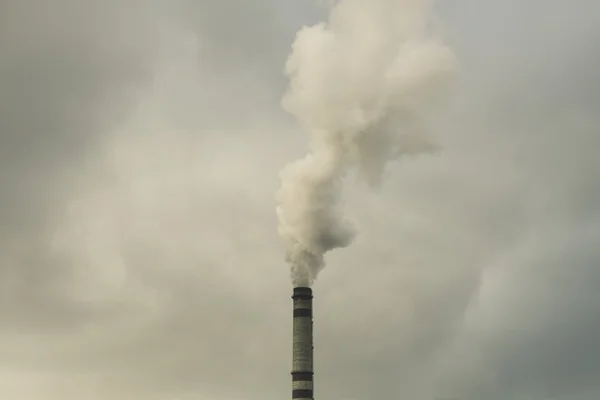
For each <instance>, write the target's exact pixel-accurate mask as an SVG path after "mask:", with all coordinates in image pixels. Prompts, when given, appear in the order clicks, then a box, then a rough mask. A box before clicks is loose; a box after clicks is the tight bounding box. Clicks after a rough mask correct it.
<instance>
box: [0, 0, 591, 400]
mask: <svg viewBox="0 0 600 400" xmlns="http://www.w3.org/2000/svg"><path fill="white" fill-rule="evenodd" d="M42 3H43V2H31V1H19V2H17V1H3V2H0V59H1V60H2V61H1V62H0V87H2V89H3V90H2V92H1V93H0V166H1V167H2V168H1V172H0V181H1V183H2V192H1V197H0V198H1V203H2V209H1V210H0V220H1V224H0V227H1V228H0V250H1V253H0V254H1V255H0V279H1V280H0V282H1V283H0V300H1V305H0V316H1V318H0V343H1V345H0V395H1V396H2V397H6V398H21V399H25V400H29V399H42V398H43V399H50V400H52V399H54V398H57V399H58V398H60V399H67V400H68V399H71V398H77V399H82V398H83V399H90V400H96V399H101V400H104V399H108V398H110V399H117V400H120V399H123V400H125V399H131V398H138V397H141V396H143V397H145V398H149V399H161V400H162V399H182V400H186V399H205V398H206V399H237V398H239V399H252V398H267V399H268V398H273V399H274V398H280V397H281V396H286V395H287V394H288V392H289V387H290V385H289V365H290V355H289V349H290V344H289V340H288V339H289V336H290V333H291V321H290V319H291V316H290V313H289V308H290V306H291V304H290V303H291V300H290V299H289V295H290V293H289V292H290V285H289V281H288V270H287V266H286V265H285V263H284V262H283V249H282V246H281V243H280V242H279V239H278V238H277V236H276V221H275V215H274V207H275V200H274V194H275V191H276V189H277V187H278V186H279V182H278V181H277V175H276V174H277V172H278V171H279V170H280V168H281V166H283V165H284V164H285V163H287V162H289V161H290V160H293V159H295V158H297V157H298V156H300V155H301V154H303V153H304V150H305V144H304V142H305V136H304V134H303V133H302V132H300V130H299V129H298V128H297V127H295V126H294V124H293V122H291V120H290V118H288V117H287V116H285V115H284V114H283V112H282V111H281V110H280V109H279V104H278V101H279V98H280V96H281V93H282V92H283V90H284V88H285V84H286V83H285V81H284V80H283V78H282V77H281V75H280V71H281V69H282V67H283V61H284V60H285V58H286V56H287V53H288V51H289V45H290V43H291V42H292V40H293V36H294V32H295V31H296V30H297V29H298V28H299V27H300V26H301V25H302V24H305V23H311V22H312V21H314V20H315V18H316V17H318V16H319V15H320V14H322V12H323V10H322V9H318V8H316V7H314V6H313V5H310V4H308V3H306V4H305V3H303V4H302V5H299V4H297V3H292V2H283V3H280V2H277V4H275V2H263V3H264V4H263V5H261V6H260V7H252V6H251V5H250V2H233V1H229V2H227V1H221V2H216V1H214V2H207V1H204V2H184V1H182V2H170V3H169V4H167V3H166V2H155V3H154V5H153V6H150V5H149V4H150V3H149V2H142V1H137V0H128V1H119V2H111V1H109V2H106V1H105V2H93V1H88V2H76V1H71V2H69V1H66V0H65V1H60V2H53V7H49V5H46V3H43V4H42ZM238 3H239V4H238ZM584 3H586V4H584V5H580V6H579V7H572V6H570V5H568V4H566V3H564V2H558V1H545V2H542V1H541V0H540V1H534V2H528V3H527V4H525V3H524V2H517V1H508V2H493V1H480V2H477V3H476V4H475V3H473V2H467V1H455V2H452V3H450V2H447V3H445V4H443V9H442V12H443V14H442V17H443V23H444V25H445V26H444V29H445V30H446V31H447V35H448V37H449V40H450V42H451V44H452V45H453V47H454V48H455V49H456V53H457V57H458V59H459V60H460V61H461V64H462V69H463V72H462V78H461V82H460V84H459V86H458V87H457V91H456V99H455V100H456V101H455V103H454V104H453V106H452V109H451V110H450V112H448V113H447V115H445V116H444V117H443V118H440V119H439V120H437V121H432V123H433V125H434V126H435V127H436V129H437V130H438V132H439V138H440V140H441V141H442V142H443V143H444V146H445V149H444V151H442V152H441V153H440V154H438V155H435V156H430V157H423V158H419V159H414V160H408V159H407V160H403V161H401V162H400V163H399V165H397V166H395V167H394V168H392V169H391V170H390V171H388V172H387V174H386V178H387V179H386V183H385V184H384V186H383V188H382V189H381V193H379V194H368V191H367V190H366V188H364V187H362V186H361V184H360V183H357V182H354V183H351V185H350V186H349V189H348V196H347V199H348V213H349V214H350V215H353V216H354V218H355V219H356V222H357V224H358V225H359V226H360V229H361V232H362V233H361V235H359V237H358V238H357V241H356V244H355V246H354V247H352V248H349V249H346V250H345V251H339V252H333V253H331V255H330V256H329V257H328V266H329V267H328V268H327V269H326V270H324V271H323V273H322V275H321V276H320V277H319V280H318V281H317V282H316V284H315V296H316V299H315V305H316V309H315V313H316V315H315V335H316V338H315V339H316V340H315V350H316V374H317V375H316V392H317V396H319V397H323V398H335V399H362V398H377V397H403V398H410V399H414V400H433V399H449V398H456V399H465V400H477V399H483V398H486V399H496V398H497V399H504V398H514V399H521V398H522V399H525V400H538V399H539V400H542V399H548V398H551V399H556V400H559V399H560V400H562V399H574V400H588V399H595V398H598V394H599V392H598V390H600V388H599V387H598V385H597V383H596V382H595V377H597V376H598V373H599V369H600V363H599V362H598V359H599V357H598V356H599V354H598V352H597V351H596V349H598V348H600V346H598V339H597V338H598V337H600V336H599V335H598V333H599V332H598V330H599V327H600V321H599V320H598V315H600V313H599V312H598V306H597V304H600V302H599V301H598V300H600V299H598V295H596V293H595V292H596V290H595V287H596V286H597V285H596V283H597V282H598V279H599V277H598V269H597V267H596V265H597V264H598V259H599V258H600V254H598V250H597V245H596V243H598V241H599V239H600V237H599V229H600V228H599V227H600V225H599V224H600V213H599V211H600V210H599V206H598V204H600V203H599V202H598V201H597V200H598V196H599V193H600V187H599V184H598V182H600V180H598V171H600V165H599V163H600V161H598V160H599V159H598V157H597V155H596V149H597V148H598V146H599V145H600V141H599V136H598V134H597V130H598V126H599V122H600V121H598V118H599V117H598V116H597V115H599V114H598V112H597V111H598V107H599V100H600V99H598V97H597V96H598V93H600V92H599V91H598V89H599V88H598V87H597V85H598V83H597V82H599V81H600V80H599V79H598V76H597V72H596V68H594V65H595V64H594V61H595V60H598V58H599V56H600V54H598V53H597V51H596V47H597V46H594V44H593V42H594V40H593V39H594V38H595V37H596V36H597V35H598V26H600V25H599V24H598V20H599V16H600V13H599V12H598V11H599V10H598V6H597V5H595V2H591V1H590V2H584ZM261 4H262V3H261ZM365 266H366V268H365Z"/></svg>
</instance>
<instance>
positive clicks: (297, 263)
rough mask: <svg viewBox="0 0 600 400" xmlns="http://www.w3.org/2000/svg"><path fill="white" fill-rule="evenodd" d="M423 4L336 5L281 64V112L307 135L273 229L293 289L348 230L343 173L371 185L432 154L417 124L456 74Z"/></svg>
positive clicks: (350, 0) (378, 0)
mask: <svg viewBox="0 0 600 400" xmlns="http://www.w3.org/2000/svg"><path fill="white" fill-rule="evenodd" d="M433 23H434V19H433V14H432V10H431V6H430V4H429V2H428V1H426V0H369V1H365V0H341V1H339V2H335V4H333V5H332V6H331V9H330V14H329V20H328V21H327V23H320V24H318V25H314V26H311V27H304V28H303V29H301V30H300V31H299V32H298V34H297V37H296V40H295V42H294V44H293V49H292V53H291V55H290V56H289V58H288V60H287V63H286V68H285V71H286V74H287V76H288V77H289V78H290V87H289V90H288V92H287V93H286V95H285V96H284V99H283V102H282V103H283V107H284V109H285V110H286V111H288V112H289V113H291V114H292V115H294V116H295V117H296V118H297V119H298V121H299V122H300V123H301V124H302V125H303V127H304V128H306V129H307V130H308V131H309V132H310V137H311V143H310V153H309V154H307V155H306V157H304V158H302V159H300V160H297V161H295V162H293V163H291V164H289V165H287V166H286V167H285V168H284V169H283V171H282V172H281V180H282V185H281V188H280V190H279V192H278V194H277V201H278V207H277V215H278V218H279V233H280V235H281V236H282V238H283V239H284V241H285V245H286V259H287V261H288V262H289V263H290V264H291V268H292V281H293V284H294V286H309V285H311V284H312V282H313V281H314V279H315V278H316V276H317V273H318V272H319V271H320V270H321V269H322V268H323V266H324V255H325V253H326V252H328V251H330V250H332V249H335V248H340V247H346V246H348V245H349V244H350V243H351V242H352V240H353V238H354V236H355V230H354V228H353V227H352V225H351V224H350V223H349V222H348V221H347V220H346V219H345V218H344V215H343V213H342V210H341V185H342V182H343V180H344V177H345V176H346V175H347V174H348V173H349V172H351V171H352V170H357V171H358V172H359V173H360V174H361V175H362V176H363V177H364V178H365V179H366V180H367V182H368V183H369V184H370V185H371V186H377V185H379V183H380V180H381V177H382V174H383V172H384V170H385V167H386V165H387V164H388V163H389V162H390V161H392V160H394V159H396V158H397V157H399V156H401V155H404V154H419V153H425V152H430V151H432V150H434V149H435V148H436V146H435V145H434V143H432V141H431V140H430V139H429V138H428V137H427V136H426V134H425V131H424V128H423V125H424V123H423V120H424V114H425V111H426V110H429V109H430V108H431V106H432V105H434V104H435V103H437V100H438V99H439V98H440V95H441V94H442V93H443V92H444V91H445V90H443V89H445V88H446V87H447V84H448V83H449V81H450V78H451V77H452V75H453V72H454V71H455V66H456V62H455V58H454V56H453V54H452V53H451V51H450V50H449V49H448V48H447V47H446V46H445V45H444V44H443V43H442V42H441V41H440V40H439V38H438V36H437V35H436V34H435V30H434V29H433Z"/></svg>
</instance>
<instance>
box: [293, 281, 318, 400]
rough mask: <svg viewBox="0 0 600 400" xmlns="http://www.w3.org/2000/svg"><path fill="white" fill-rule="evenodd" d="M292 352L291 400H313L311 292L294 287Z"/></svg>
mask: <svg viewBox="0 0 600 400" xmlns="http://www.w3.org/2000/svg"><path fill="white" fill-rule="evenodd" d="M292 299H294V328H293V334H292V337H293V340H292V343H293V348H292V349H293V350H292V399H294V400H313V399H314V394H313V329H312V324H313V321H312V290H311V288H309V287H295V288H294V295H293V296H292Z"/></svg>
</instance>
